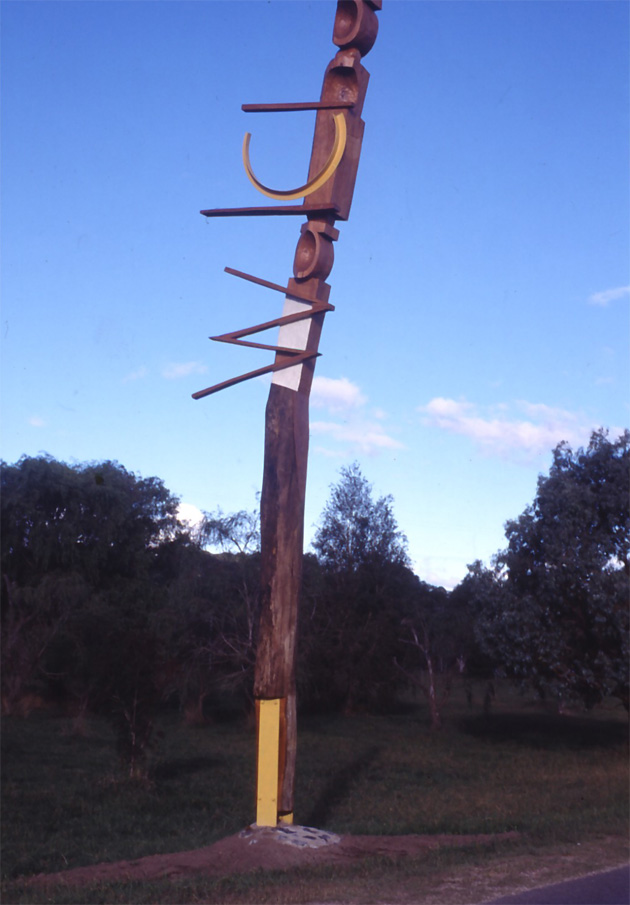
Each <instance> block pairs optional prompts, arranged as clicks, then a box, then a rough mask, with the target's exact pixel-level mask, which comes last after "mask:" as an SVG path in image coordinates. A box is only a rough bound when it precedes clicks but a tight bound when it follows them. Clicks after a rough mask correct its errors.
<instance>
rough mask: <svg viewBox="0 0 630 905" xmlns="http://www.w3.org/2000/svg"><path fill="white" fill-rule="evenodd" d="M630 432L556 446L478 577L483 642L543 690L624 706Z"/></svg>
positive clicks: (603, 434)
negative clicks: (580, 445)
mask: <svg viewBox="0 0 630 905" xmlns="http://www.w3.org/2000/svg"><path fill="white" fill-rule="evenodd" d="M629 465H630V432H628V431H626V432H625V433H624V434H623V435H622V436H620V437H619V438H618V439H617V440H615V441H611V440H609V438H608V434H607V432H605V431H597V432H594V433H593V434H592V436H591V440H590V443H589V446H588V448H587V449H585V450H584V449H578V450H576V451H575V452H573V451H572V449H571V448H570V446H569V445H568V444H566V443H561V444H559V446H558V447H556V449H555V451H554V458H553V465H552V467H551V470H550V472H549V475H548V476H546V477H545V476H541V477H540V478H539V480H538V490H537V494H536V498H535V500H534V502H533V503H532V504H531V506H528V507H527V509H526V510H525V511H524V512H523V514H522V515H521V516H519V518H517V519H515V520H514V521H510V522H508V523H507V525H506V536H507V539H508V546H507V549H506V550H504V551H503V552H502V553H500V554H499V555H498V556H497V558H496V562H495V569H494V573H493V574H492V575H491V576H489V575H487V574H486V575H483V574H481V572H480V571H479V570H478V574H477V577H476V581H477V585H478V590H479V596H480V602H481V615H480V619H479V622H478V625H477V633H478V637H479V640H480V643H481V644H482V645H483V647H484V648H485V650H486V652H487V653H488V654H489V655H490V656H492V657H493V658H494V659H495V660H496V661H497V662H500V663H502V664H503V665H504V666H505V667H506V668H507V669H508V670H509V672H510V673H511V674H513V675H514V676H516V677H518V678H520V679H523V680H526V681H529V682H531V683H533V684H534V686H535V687H537V688H538V689H539V690H540V691H541V692H546V691H551V692H553V693H555V694H556V695H558V696H561V697H566V698H574V699H576V698H577V699H579V700H581V701H582V702H583V703H584V704H585V705H586V706H587V707H591V706H593V705H594V704H596V703H598V702H599V701H601V700H602V699H603V698H604V697H606V696H608V695H612V696H616V697H618V698H619V699H620V700H621V701H622V702H623V703H624V706H625V707H626V708H627V707H628V654H629V651H628V601H629V578H630V566H629V561H628V552H629V548H630V511H629V499H630V497H629V478H630V472H629Z"/></svg>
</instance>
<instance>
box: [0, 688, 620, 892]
mask: <svg viewBox="0 0 630 905" xmlns="http://www.w3.org/2000/svg"><path fill="white" fill-rule="evenodd" d="M74 728H75V727H74V726H73V724H72V721H71V720H69V719H67V718H62V717H56V716H53V715H51V714H46V713H42V714H38V713H34V714H32V715H31V716H30V717H29V718H28V719H26V720H21V719H6V720H5V724H4V730H3V737H2V743H3V758H2V769H3V809H2V832H3V859H2V871H3V878H4V881H5V886H4V894H3V901H4V902H6V903H10V902H16V903H17V902H22V903H32V905H35V903H39V902H53V903H54V902H59V903H62V902H63V903H71V902H77V903H78V902H82V903H91V902H119V903H131V902H163V903H175V902H217V903H219V902H230V903H231V902H234V903H236V902H278V903H280V902H306V901H319V902H325V901H330V902H335V901H336V902H340V901H344V902H378V901H384V900H385V899H387V901H390V902H394V901H399V902H412V901H426V902H431V901H434V902H436V903H437V902H441V905H445V903H446V902H447V901H448V902H453V903H455V902H473V901H475V899H474V898H471V896H473V895H474V893H473V890H474V889H476V888H478V889H479V890H480V895H481V890H482V888H483V890H486V889H487V888H493V889H494V888H496V889H499V891H504V890H503V887H501V882H503V880H502V878H507V879H506V882H507V883H508V886H507V887H506V888H510V884H512V886H511V888H514V887H515V886H517V885H518V877H523V876H525V875H528V876H530V878H531V877H534V876H536V877H538V876H540V877H542V879H541V880H540V882H547V881H548V880H549V879H558V878H559V877H561V876H566V875H570V874H578V873H582V872H587V871H590V870H595V869H598V868H600V867H602V868H604V867H607V866H612V865H615V864H619V863H621V862H622V861H623V860H624V858H626V857H627V844H626V840H627V833H628V769H627V762H628V734H627V731H628V724H627V717H626V715H625V713H624V712H623V711H621V712H620V711H619V709H618V708H616V707H614V706H611V707H610V708H600V709H599V710H597V711H596V712H594V713H592V714H588V715H586V714H579V715H570V716H569V715H565V716H559V715H557V714H553V713H550V712H546V711H544V710H543V709H542V708H541V707H540V706H538V705H535V704H534V703H533V702H531V701H529V700H527V699H525V698H521V697H518V696H516V695H515V694H514V693H513V692H510V691H509V690H507V689H506V690H505V691H501V692H500V693H499V696H498V700H497V702H496V706H495V707H494V710H493V713H492V714H491V715H485V714H483V713H482V712H480V710H479V709H468V708H467V707H466V706H465V705H464V706H461V705H460V706H459V707H454V708H452V709H451V712H450V714H447V724H446V727H445V729H444V730H443V731H442V732H440V733H431V732H430V731H429V729H428V724H427V720H426V714H424V712H423V711H422V710H421V709H420V710H409V711H408V712H406V713H400V714H396V715H391V716H382V717H375V716H370V717H368V716H360V717H336V716H335V717H333V716H325V717H324V716H322V717H310V718H304V719H302V720H301V723H300V734H299V746H300V747H299V764H298V779H297V790H296V801H297V808H296V821H297V822H299V823H302V824H306V825H313V826H318V827H323V828H326V829H329V830H332V831H334V832H337V833H339V834H375V835H376V834H379V835H406V834H437V833H448V834H477V833H502V832H506V831H511V830H517V831H518V832H519V833H520V834H521V837H520V838H519V840H517V841H510V842H507V843H505V842H502V843H500V844H497V845H494V846H491V847H490V849H481V848H469V849H463V850H455V849H440V850H437V851H433V852H428V853H426V854H424V855H422V857H418V858H415V857H414V858H407V859H405V860H402V861H398V862H392V861H390V860H389V859H386V858H370V859H366V860H363V861H362V862H361V863H359V864H356V865H354V866H352V867H345V866H344V867H339V866H334V865H329V866H321V867H317V868H309V869H299V870H297V871H291V872H290V873H283V872H277V871H276V872H271V873H265V874H261V873H260V872H257V873H254V874H249V875H234V876H231V877H226V878H221V879H217V878H214V879H213V878H201V877H189V878H182V879H179V880H177V881H159V882H158V881H155V882H150V883H137V882H136V883H125V882H119V883H107V884H103V883H101V884H99V885H97V886H94V887H90V888H81V889H80V888H75V889H65V888H64V887H61V888H57V889H50V888H49V889H47V890H43V889H39V888H29V887H27V886H26V885H25V883H24V882H23V880H22V879H18V878H26V877H28V876H29V875H33V874H36V873H39V872H53V871H61V870H64V869H67V868H70V867H77V866H81V865H88V864H94V863H97V862H101V861H115V860H119V859H134V858H139V857H142V856H144V855H151V854H156V853H166V852H175V851H186V850H189V849H195V848H200V847H202V846H206V845H209V844H210V843H212V842H214V841H217V840H219V839H221V838H223V837H225V836H228V835H231V834H233V833H236V832H238V831H239V830H241V829H242V828H243V827H245V826H246V825H247V824H248V823H250V822H251V821H252V819H253V817H254V814H253V806H254V805H253V802H254V757H255V737H254V731H253V729H252V727H250V726H246V725H245V724H244V723H243V722H240V721H233V722H230V721H225V722H216V723H215V724H213V725H210V726H205V727H191V726H187V725H184V724H182V723H181V722H180V720H179V718H178V717H177V716H176V715H172V716H167V717H165V718H164V719H163V721H162V729H163V731H164V737H163V738H162V739H160V740H159V741H158V744H157V746H156V749H155V750H154V751H153V752H152V753H151V759H152V760H151V782H149V783H144V784H139V783H131V782H129V781H127V780H125V779H124V777H123V775H122V773H121V772H120V771H119V768H118V764H117V761H116V755H115V746H114V737H113V733H112V731H111V729H110V728H109V726H108V725H107V724H106V723H104V722H102V721H99V720H88V721H87V722H86V723H85V726H84V731H83V733H82V734H77V733H76V732H75V731H74ZM563 870H564V873H563V872H562V871H563ZM541 871H542V873H540V872H541ZM559 871H560V873H559ZM493 876H494V877H495V879H496V881H497V882H496V883H495V885H494V886H493V887H488V880H489V878H491V877H493ZM458 877H461V878H462V879H461V883H460V884H459V886H458V880H457V878H458ZM481 881H483V882H484V883H485V886H483V884H482V886H480V885H479V883H480V882H481ZM536 882H538V881H537V880H535V881H534V882H533V883H532V885H535V883H536ZM444 884H446V886H445V885H444ZM475 884H477V885H475ZM445 889H448V896H449V898H448V899H444V898H442V899H440V898H435V899H432V898H431V896H433V895H441V896H444V895H445V894H446V893H445V892H444V890H445ZM439 890H442V891H441V892H439ZM421 895H422V898H420V896H421ZM484 897H485V894H484ZM478 901H483V897H482V898H479V899H478Z"/></svg>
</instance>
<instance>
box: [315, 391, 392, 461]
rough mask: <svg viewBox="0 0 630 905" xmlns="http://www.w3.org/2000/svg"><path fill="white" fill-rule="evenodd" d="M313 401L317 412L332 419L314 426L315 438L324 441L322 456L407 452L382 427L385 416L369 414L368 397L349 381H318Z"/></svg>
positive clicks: (317, 449)
mask: <svg viewBox="0 0 630 905" xmlns="http://www.w3.org/2000/svg"><path fill="white" fill-rule="evenodd" d="M311 400H312V404H313V407H314V408H320V409H326V410H327V411H328V413H329V415H330V420H321V421H313V422H312V423H311V434H313V436H318V437H320V438H321V439H322V441H323V442H322V444H321V445H320V446H318V447H316V451H317V452H319V453H320V454H322V455H325V456H335V457H337V456H338V457H347V456H353V455H357V454H362V455H378V453H380V452H383V451H384V450H387V449H402V448H403V444H402V443H400V442H399V441H398V440H396V439H394V438H393V437H391V436H390V435H389V434H388V433H387V432H386V431H385V429H384V427H383V425H382V423H381V422H382V421H383V420H384V418H385V412H383V411H382V410H375V411H373V412H371V413H370V412H368V411H367V410H366V408H367V403H368V399H367V396H365V395H364V394H363V393H362V392H361V390H360V388H359V387H358V386H357V385H356V384H355V383H352V381H351V380H348V378H347V377H340V378H331V377H315V379H314V380H313V389H312V392H311ZM326 441H328V442H327V443H326ZM331 444H332V445H331Z"/></svg>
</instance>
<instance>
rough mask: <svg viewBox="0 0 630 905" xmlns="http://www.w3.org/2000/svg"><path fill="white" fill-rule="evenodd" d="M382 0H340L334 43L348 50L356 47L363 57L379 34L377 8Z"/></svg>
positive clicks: (336, 16) (334, 30)
mask: <svg viewBox="0 0 630 905" xmlns="http://www.w3.org/2000/svg"><path fill="white" fill-rule="evenodd" d="M382 6H383V3H382V0H339V2H338V3H337V12H336V15H335V24H334V27H333V44H336V45H337V47H341V49H342V50H347V49H348V48H349V47H356V49H357V50H358V51H359V53H360V54H361V56H362V57H364V56H365V55H366V54H367V53H369V52H370V50H371V49H372V47H373V45H374V42H375V41H376V35H377V34H378V19H377V18H376V13H375V10H377V9H382Z"/></svg>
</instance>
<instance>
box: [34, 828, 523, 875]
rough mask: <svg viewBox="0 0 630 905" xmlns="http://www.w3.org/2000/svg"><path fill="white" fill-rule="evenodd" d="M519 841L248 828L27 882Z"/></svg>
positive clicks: (259, 866) (217, 870)
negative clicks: (308, 840) (311, 834)
mask: <svg viewBox="0 0 630 905" xmlns="http://www.w3.org/2000/svg"><path fill="white" fill-rule="evenodd" d="M296 829H299V828H296ZM316 832H317V831H316ZM328 835H331V836H332V834H328ZM518 836H519V834H518V833H516V832H512V833H500V834H486V835H484V834H481V835H469V836H466V835H464V836H452V835H434V836H421V835H409V836H336V837H333V841H330V842H325V843H320V844H318V845H316V846H315V845H309V844H301V843H295V842H291V841H290V840H289V841H287V837H286V835H285V834H283V832H282V831H281V830H275V829H271V828H262V827H248V828H247V829H246V830H243V831H242V832H240V833H237V834H235V835H233V836H228V837H226V838H225V839H221V840H220V841H219V842H215V843H214V844H213V845H208V846H205V847H204V848H198V849H194V850H192V851H188V852H174V853H172V854H161V855H149V856H147V857H144V858H138V859H137V860H135V861H116V862H112V863H102V864H94V865H90V866H88V867H77V868H73V869H71V870H66V871H61V872H59V873H52V874H37V875H36V876H34V877H31V878H30V879H29V882H30V883H37V884H52V883H55V884H56V883H68V884H77V885H89V884H93V883H100V882H112V881H127V880H156V879H166V878H169V879H175V878H181V877H185V876H190V875H193V874H201V875H204V876H212V877H222V876H229V875H230V874H237V873H245V872H247V871H253V870H289V869H291V868H296V867H304V866H312V865H320V864H339V865H344V864H345V865H349V864H352V863H354V862H357V861H359V860H361V859H363V858H366V857H374V856H379V857H383V856H384V857H388V858H391V859H398V858H406V857H410V856H411V857H413V856H418V855H421V854H423V853H425V852H428V851H431V850H434V849H437V848H440V847H448V848H453V847H467V846H488V845H492V844H494V843H496V842H502V841H506V840H510V839H516V838H518Z"/></svg>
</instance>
